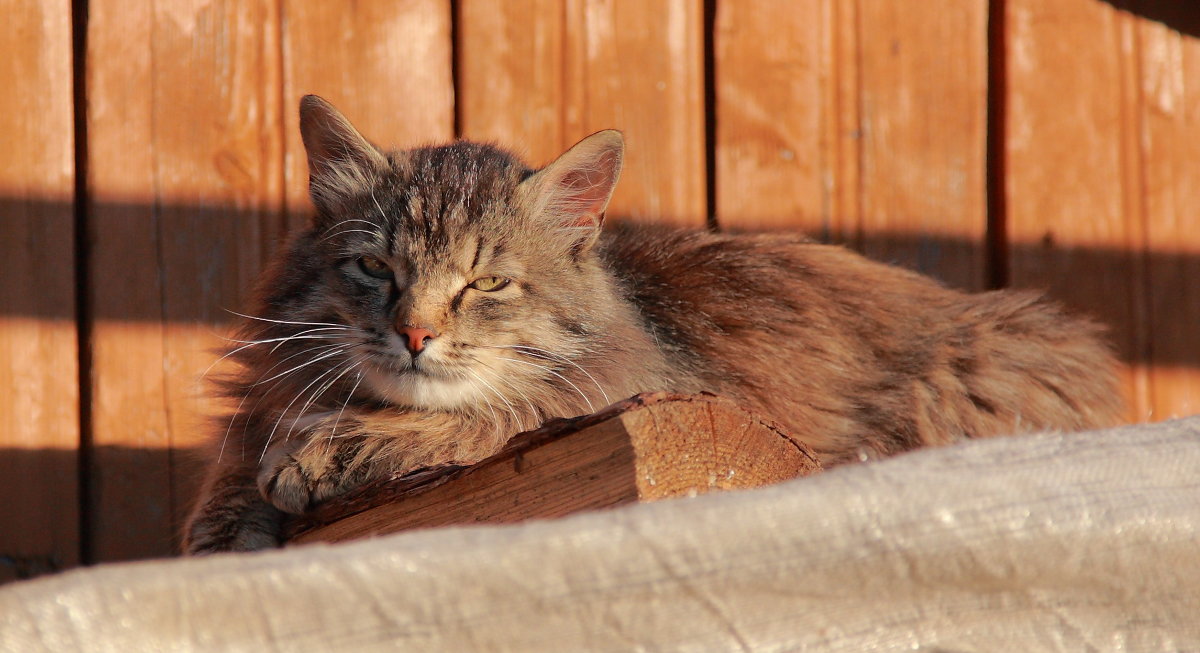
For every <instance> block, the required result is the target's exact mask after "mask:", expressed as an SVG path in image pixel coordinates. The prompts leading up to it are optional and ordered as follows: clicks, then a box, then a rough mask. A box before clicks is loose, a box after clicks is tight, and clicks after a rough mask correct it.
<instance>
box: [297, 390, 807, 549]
mask: <svg viewBox="0 0 1200 653" xmlns="http://www.w3.org/2000/svg"><path fill="white" fill-rule="evenodd" d="M819 470H820V464H819V463H818V462H817V459H816V458H815V456H814V455H813V453H812V452H811V450H809V449H808V447H807V446H805V445H804V444H803V443H802V442H799V441H797V440H795V439H794V438H792V437H791V436H789V435H787V434H785V433H783V432H782V431H781V430H780V429H779V427H778V426H777V425H775V424H774V423H772V422H770V421H768V420H765V419H763V418H761V417H758V416H756V415H754V414H752V413H749V412H747V411H746V410H744V409H742V408H740V407H739V406H737V405H736V404H734V403H733V402H730V401H728V400H725V399H721V398H719V397H714V396H712V395H707V394H701V395H691V396H684V395H673V394H670V393H663V392H658V393H647V394H642V395H638V396H636V397H633V398H631V399H627V400H624V401H620V402H617V403H616V404H613V405H612V406H609V407H608V408H605V409H603V410H601V411H599V412H597V413H594V414H591V415H584V416H582V417H576V418H573V419H568V420H557V421H554V422H551V423H549V424H547V425H546V426H544V427H542V428H540V429H537V430H534V431H530V432H527V433H522V434H519V435H517V436H515V437H514V438H513V440H512V441H511V442H510V443H509V444H508V446H506V447H505V450H504V451H502V452H501V453H499V454H497V455H496V456H493V457H491V458H489V459H487V460H485V461H483V462H480V463H478V464H476V465H473V466H470V467H453V468H447V469H445V470H429V471H425V472H420V473H418V474H415V475H411V476H408V477H404V478H401V479H397V480H394V481H382V482H378V483H375V484H372V485H369V486H367V487H364V488H362V489H360V490H358V491H355V492H354V493H352V494H350V495H348V496H345V497H341V498H338V499H335V500H333V501H330V502H329V503H327V504H325V505H323V506H319V507H318V508H317V509H316V510H315V511H314V512H313V513H312V514H309V515H306V516H304V517H301V518H298V519H297V520H295V521H294V522H293V523H292V524H291V525H290V527H289V530H290V532H291V537H290V541H292V542H294V543H303V542H338V541H344V540H349V539H358V538H361V537H367V536H371V535H381V534H386V533H394V532H398V531H401V530H408V529H412V528H432V527H437V526H448V525H454V524H472V523H512V522H519V521H525V520H528V519H534V518H553V517H562V516H565V515H569V514H572V513H576V512H581V511H585V510H597V509H601V508H607V507H611V506H616V505H622V504H626V503H633V502H635V501H657V500H660V499H668V498H674V497H682V496H695V495H697V494H703V493H706V492H711V491H715V490H729V489H738V488H753V487H761V486H763V485H769V484H772V483H778V482H781V481H784V480H787V479H791V478H796V477H798V476H804V475H808V474H812V473H815V472H817V471H819Z"/></svg>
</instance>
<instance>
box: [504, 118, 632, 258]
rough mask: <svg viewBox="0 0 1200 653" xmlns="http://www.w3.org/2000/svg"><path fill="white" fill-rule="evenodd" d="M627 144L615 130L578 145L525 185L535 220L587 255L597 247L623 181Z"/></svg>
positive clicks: (524, 188)
mask: <svg viewBox="0 0 1200 653" xmlns="http://www.w3.org/2000/svg"><path fill="white" fill-rule="evenodd" d="M624 155H625V138H624V137H623V136H622V135H621V132H619V131H617V130H615V129H606V130H604V131H600V132H596V133H595V134H592V135H591V136H588V137H587V138H585V139H583V140H581V141H579V142H578V143H576V144H575V146H574V147H572V148H571V149H569V150H567V151H566V152H565V153H564V154H563V155H562V156H560V157H558V158H557V159H555V161H554V162H553V163H551V164H550V165H548V166H546V167H545V168H542V169H541V170H539V171H537V172H536V173H534V174H533V175H532V176H530V177H529V178H528V179H526V180H525V181H523V182H521V190H522V192H523V193H524V194H525V197H526V202H527V206H528V209H527V210H529V211H530V212H531V214H532V215H533V216H535V217H536V218H537V219H539V220H541V221H543V222H544V223H545V224H546V225H547V226H548V227H550V228H551V229H554V230H555V231H557V232H559V233H564V234H567V235H568V236H570V237H571V239H572V240H573V241H575V249H576V250H577V251H583V250H585V249H587V248H589V247H591V246H592V244H594V243H595V242H596V238H597V237H599V235H600V227H601V226H602V225H603V224H604V210H605V209H606V208H608V201H609V199H611V198H612V193H613V189H614V188H616V186H617V179H618V178H619V177H620V176H621V160H622V158H623V157H624Z"/></svg>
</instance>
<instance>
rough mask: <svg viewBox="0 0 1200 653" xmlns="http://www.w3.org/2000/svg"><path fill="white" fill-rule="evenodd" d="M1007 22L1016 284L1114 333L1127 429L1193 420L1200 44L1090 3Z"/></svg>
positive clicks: (1149, 7)
mask: <svg viewBox="0 0 1200 653" xmlns="http://www.w3.org/2000/svg"><path fill="white" fill-rule="evenodd" d="M1154 6H1155V4H1154V3H1146V4H1143V5H1139V7H1140V8H1141V9H1142V10H1145V11H1147V15H1153V14H1155V13H1157V12H1156V11H1155V10H1154ZM1180 13H1183V12H1180ZM1194 18H1195V16H1194V15H1193V19H1194ZM1006 22H1007V28H1008V32H1009V41H1010V45H1009V53H1010V54H1009V58H1008V61H1007V66H1008V69H1009V72H1008V86H1009V90H1008V96H1007V109H1006V111H1007V115H1008V124H1007V125H1006V127H1005V128H1006V132H1007V134H1008V139H1007V148H1006V152H1005V156H1006V158H1007V161H1006V163H1005V169H1006V170H1007V171H1008V176H1007V179H1006V194H1007V202H1008V205H1009V215H1008V216H1007V219H1008V222H1009V233H1010V236H1011V239H1012V245H1011V247H1010V250H1011V251H1012V256H1011V265H1012V278H1013V282H1014V283H1015V284H1016V285H1020V286H1033V287H1045V288H1049V289H1050V293H1051V295H1053V296H1055V297H1058V298H1061V299H1063V300H1065V301H1066V302H1067V303H1068V304H1070V305H1071V306H1073V307H1075V308H1078V309H1081V310H1083V311H1086V312H1088V313H1091V314H1093V315H1095V316H1097V317H1098V318H1099V319H1100V320H1101V321H1103V322H1104V323H1106V324H1108V325H1109V326H1110V327H1111V333H1112V339H1113V340H1114V342H1115V343H1116V346H1117V348H1118V350H1119V351H1120V353H1121V357H1122V358H1123V359H1124V360H1126V361H1128V362H1129V366H1128V369H1127V370H1126V371H1125V373H1124V386H1125V393H1126V395H1127V397H1128V398H1129V417H1130V418H1131V419H1146V418H1158V417H1167V416H1170V415H1172V414H1180V413H1184V412H1190V411H1191V410H1194V408H1193V407H1194V406H1195V404H1194V403H1193V402H1194V401H1195V397H1196V391H1197V386H1196V385H1195V384H1196V380H1197V377H1196V376H1195V373H1194V372H1192V371H1181V370H1180V368H1181V367H1185V366H1186V367H1192V368H1194V367H1195V366H1196V362H1197V360H1200V356H1198V355H1197V345H1196V344H1195V340H1196V339H1195V338H1194V337H1193V336H1192V335H1191V334H1192V333H1193V332H1194V330H1193V329H1191V327H1190V326H1184V325H1188V324H1189V323H1190V321H1189V317H1188V316H1189V311H1192V310H1193V309H1192V306H1191V305H1194V304H1195V303H1196V301H1195V290H1194V286H1195V284H1194V283H1193V282H1192V281H1190V280H1188V279H1189V278H1190V276H1191V274H1192V273H1194V271H1195V270H1196V267H1195V266H1196V263H1195V261H1196V259H1195V253H1194V252H1195V251H1196V247H1195V245H1194V243H1195V242H1196V239H1195V237H1194V236H1193V235H1191V234H1190V233H1188V232H1189V231H1194V229H1189V228H1188V227H1184V226H1183V224H1181V222H1180V220H1181V218H1182V216H1183V215H1186V214H1187V213H1188V212H1189V209H1187V208H1183V207H1184V206H1187V205H1194V204H1195V198H1196V195H1195V192H1196V191H1195V188H1196V177H1195V173H1194V171H1192V170H1190V169H1191V168H1194V167H1195V166H1194V165H1190V164H1186V163H1183V161H1182V160H1181V157H1183V156H1187V157H1189V159H1190V160H1191V161H1194V160H1195V156H1196V155H1195V152H1196V148H1195V146H1194V143H1195V142H1196V134H1197V132H1196V128H1195V125H1194V121H1195V118H1194V116H1195V115H1197V114H1196V108H1195V107H1196V104H1195V103H1196V99H1195V98H1194V97H1192V98H1190V99H1189V93H1188V92H1186V91H1185V90H1184V89H1186V88H1188V86H1194V85H1195V83H1200V78H1198V77H1197V74H1200V71H1197V69H1196V67H1195V63H1194V62H1195V56H1196V55H1195V54H1194V51H1195V47H1196V46H1195V38H1196V37H1195V36H1184V35H1182V34H1180V33H1179V32H1177V31H1174V30H1172V29H1169V28H1167V27H1165V26H1163V25H1161V24H1158V23H1156V22H1155V21H1153V20H1151V19H1149V18H1145V17H1141V16H1138V15H1134V14H1131V13H1127V12H1124V11H1120V10H1118V9H1117V8H1115V7H1114V6H1112V5H1109V4H1106V3H1103V2H1094V1H1089V0H1064V1H1062V2H1055V3H1039V2H1032V1H1029V0H1020V1H1015V2H1011V3H1010V5H1009V9H1008V14H1007V17H1006ZM1193 33H1194V32H1193ZM1189 51H1191V52H1193V54H1191V55H1190V56H1191V57H1192V61H1193V63H1192V64H1191V65H1190V66H1189V65H1188V63H1187V57H1188V56H1189V55H1188V54H1187V53H1188V52H1189ZM1079 71H1087V74H1080V72H1079ZM1189 80H1190V81H1189ZM1189 116H1193V117H1192V118H1190V119H1189ZM1179 148H1183V149H1182V150H1181V149H1179ZM1184 150H1186V151H1187V152H1188V154H1184V153H1183V151H1184ZM1191 212H1192V213H1194V208H1193V210H1192V211H1191ZM1183 219H1184V220H1187V219H1186V218H1183ZM1192 222H1194V220H1192ZM1191 315H1194V312H1193V313H1191ZM1168 325H1177V327H1172V326H1168ZM1184 332H1187V333H1186V334H1185V333H1184Z"/></svg>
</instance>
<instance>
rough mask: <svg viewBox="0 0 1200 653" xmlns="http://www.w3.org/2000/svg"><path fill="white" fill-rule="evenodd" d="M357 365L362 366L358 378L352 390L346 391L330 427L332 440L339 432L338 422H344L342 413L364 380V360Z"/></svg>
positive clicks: (330, 439)
mask: <svg viewBox="0 0 1200 653" xmlns="http://www.w3.org/2000/svg"><path fill="white" fill-rule="evenodd" d="M363 360H366V358H365V357H364V358H363ZM357 365H359V366H360V367H359V370H358V378H357V379H355V381H354V386H353V387H351V388H350V392H347V393H346V400H345V401H343V402H342V409H341V410H339V411H338V416H337V419H335V420H333V427H332V428H330V429H329V441H330V442H333V438H334V435H335V434H336V433H337V427H338V424H341V423H342V415H343V414H344V413H345V412H346V406H349V405H350V399H352V398H353V397H354V393H355V392H357V391H358V385H359V384H360V383H362V380H363V373H362V368H361V365H362V361H359V362H358V363H357Z"/></svg>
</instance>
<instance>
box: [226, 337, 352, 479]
mask: <svg viewBox="0 0 1200 653" xmlns="http://www.w3.org/2000/svg"><path fill="white" fill-rule="evenodd" d="M339 346H341V343H331V344H326V345H318V346H316V347H309V348H308V349H304V350H301V351H298V352H296V353H294V354H292V355H291V356H288V357H286V358H284V359H282V360H279V361H277V362H276V363H275V364H274V365H272V366H271V367H269V368H267V369H266V371H264V372H263V373H262V374H260V375H259V376H258V381H257V382H255V383H252V384H250V385H248V386H246V387H247V388H252V387H255V386H257V385H259V384H260V383H264V381H263V377H265V376H266V375H268V374H270V373H271V371H272V370H274V369H276V368H277V367H279V366H280V365H282V364H284V363H286V362H287V361H289V360H291V359H293V358H296V357H297V356H303V355H304V354H308V353H312V352H324V351H328V350H329V349H330V348H334V347H339ZM297 369H299V367H296V368H293V369H292V371H295V370H297ZM276 385H278V384H276ZM273 389H274V387H272V388H269V389H268V390H267V391H266V392H264V393H262V394H261V395H259V397H258V400H257V401H255V402H254V405H253V406H251V408H250V412H249V413H247V414H246V421H247V422H248V421H249V419H250V417H251V416H253V415H254V413H255V411H257V410H258V406H259V404H261V403H262V400H263V399H264V398H265V397H266V396H267V395H268V394H270V392H271V390H273ZM249 398H250V393H249V392H246V393H243V394H242V399H241V401H239V402H238V405H237V408H236V409H235V410H234V411H233V416H232V417H230V419H229V425H228V426H226V427H225V435H224V436H223V437H222V438H221V448H220V450H219V451H218V452H217V461H218V462H220V460H221V457H222V456H223V455H224V454H225V444H226V442H228V441H229V433H230V431H231V430H232V429H233V423H234V421H236V419H237V416H238V415H241V413H242V407H243V406H245V405H246V400H247V399H249ZM243 442H244V440H243ZM245 456H246V452H245V449H244V448H243V450H242V459H243V460H244V459H245Z"/></svg>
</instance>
